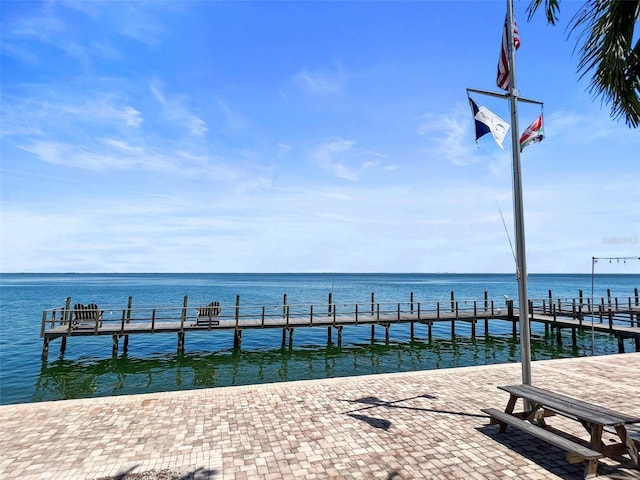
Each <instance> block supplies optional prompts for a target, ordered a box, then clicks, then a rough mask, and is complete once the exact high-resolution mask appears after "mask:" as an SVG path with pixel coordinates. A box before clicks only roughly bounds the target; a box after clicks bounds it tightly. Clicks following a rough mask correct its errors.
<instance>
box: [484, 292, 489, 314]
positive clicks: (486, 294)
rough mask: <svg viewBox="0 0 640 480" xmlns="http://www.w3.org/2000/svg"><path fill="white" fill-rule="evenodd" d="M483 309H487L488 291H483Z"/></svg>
mask: <svg viewBox="0 0 640 480" xmlns="http://www.w3.org/2000/svg"><path fill="white" fill-rule="evenodd" d="M484 310H485V312H486V311H487V310H489V292H487V291H486V290H485V291H484Z"/></svg>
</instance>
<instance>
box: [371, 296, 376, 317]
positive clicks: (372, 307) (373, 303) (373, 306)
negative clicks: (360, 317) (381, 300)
mask: <svg viewBox="0 0 640 480" xmlns="http://www.w3.org/2000/svg"><path fill="white" fill-rule="evenodd" d="M375 298H376V294H375V293H374V292H371V315H373V314H374V313H375V303H376V301H375Z"/></svg>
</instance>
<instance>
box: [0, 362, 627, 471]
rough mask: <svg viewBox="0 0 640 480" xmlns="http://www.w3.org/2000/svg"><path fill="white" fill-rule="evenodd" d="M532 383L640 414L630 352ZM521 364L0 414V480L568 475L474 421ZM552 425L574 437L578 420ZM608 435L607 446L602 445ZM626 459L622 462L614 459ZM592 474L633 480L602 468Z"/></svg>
mask: <svg viewBox="0 0 640 480" xmlns="http://www.w3.org/2000/svg"><path fill="white" fill-rule="evenodd" d="M532 372H533V383H534V384H535V385H537V386H540V387H546V388H551V389H553V390H555V391H557V392H559V393H565V394H568V395H571V396H575V397H579V398H582V399H585V400H588V401H591V402H593V403H597V404H600V405H602V406H605V407H609V408H613V409H618V410H621V411H623V412H625V413H628V414H631V415H640V353H628V354H623V355H611V356H603V357H589V358H581V359H562V360H548V361H539V362H534V363H533V368H532ZM519 382H520V364H507V365H491V366H478V367H466V368H456V369H446V370H430V371H421V372H411V373H396V374H384V375H369V376H361V377H350V378H340V379H328V380H313V381H302V382H291V383H277V384H270V385H253V386H243V387H225V388H213V389H204V390H192V391H183V392H167V393H153V394H147V395H131V396H121V397H108V398H94V399H86V400H68V401H59V402H44V403H33V404H21V405H5V406H2V407H0V425H2V428H1V431H0V478H2V479H20V480H29V479H41V480H45V479H51V480H54V479H55V480H58V479H60V480H62V479H64V480H75V479H82V480H85V479H96V478H100V477H105V476H113V477H117V478H121V479H125V478H126V474H127V473H134V472H145V471H150V470H161V469H171V470H174V471H176V472H180V473H183V474H191V475H192V476H194V477H195V478H202V479H224V480H231V479H249V478H256V479H267V480H268V479H300V478H304V479H333V478H335V479H375V478H379V479H385V480H401V479H414V478H426V479H498V478H499V479H507V478H514V479H531V480H541V479H571V478H582V473H583V465H582V464H578V465H569V464H568V463H567V462H566V458H565V454H564V452H563V451H561V450H558V449H556V448H555V447H552V446H550V445H547V444H545V443H544V442H541V441H539V440H537V439H535V438H533V437H530V436H528V435H526V434H524V433H521V432H519V431H514V430H511V431H509V432H508V433H507V434H498V433H497V427H496V426H489V424H488V423H489V422H488V418H487V417H486V416H485V415H484V414H482V412H480V408H483V407H497V408H501V409H502V408H504V406H505V405H506V402H507V394H506V393H505V392H502V391H500V390H498V389H497V388H496V386H497V385H506V384H513V383H519ZM549 423H550V424H551V425H552V426H554V427H555V426H557V427H559V428H562V429H563V430H566V431H569V432H572V433H574V434H577V435H580V436H581V437H582V438H584V439H586V438H587V436H586V432H585V431H584V429H582V427H580V426H579V425H578V424H577V422H572V421H571V420H568V419H564V418H562V417H553V418H552V419H549ZM609 437H610V436H609V435H607V434H605V440H606V441H609ZM622 460H624V459H622ZM598 473H599V478H603V479H605V478H609V479H632V478H635V479H640V470H637V469H634V468H633V467H632V465H631V463H630V462H629V461H628V460H627V461H626V462H625V461H622V462H621V461H617V460H613V459H606V460H603V461H601V462H600V465H599V467H598Z"/></svg>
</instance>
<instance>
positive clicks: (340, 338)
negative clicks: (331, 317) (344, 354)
mask: <svg viewBox="0 0 640 480" xmlns="http://www.w3.org/2000/svg"><path fill="white" fill-rule="evenodd" d="M338 347H342V326H339V327H338Z"/></svg>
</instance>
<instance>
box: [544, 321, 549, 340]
mask: <svg viewBox="0 0 640 480" xmlns="http://www.w3.org/2000/svg"><path fill="white" fill-rule="evenodd" d="M544 336H545V337H548V336H549V324H548V323H546V322H545V324H544Z"/></svg>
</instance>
